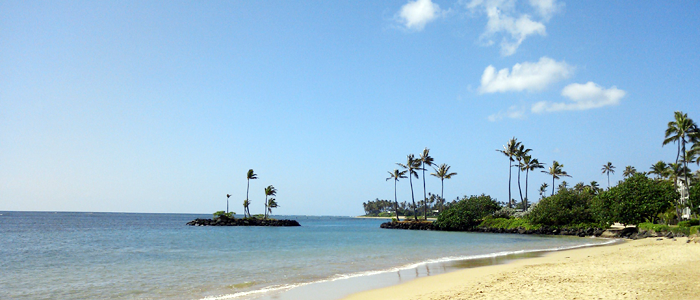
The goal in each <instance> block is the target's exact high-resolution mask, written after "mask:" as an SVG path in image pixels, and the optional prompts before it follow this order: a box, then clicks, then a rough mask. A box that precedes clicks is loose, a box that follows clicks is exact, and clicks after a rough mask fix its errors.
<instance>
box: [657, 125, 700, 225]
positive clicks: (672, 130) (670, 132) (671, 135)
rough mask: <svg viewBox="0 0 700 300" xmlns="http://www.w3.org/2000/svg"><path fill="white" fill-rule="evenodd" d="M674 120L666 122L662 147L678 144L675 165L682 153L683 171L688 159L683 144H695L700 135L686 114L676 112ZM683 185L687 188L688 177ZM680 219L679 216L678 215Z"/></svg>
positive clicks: (685, 177) (686, 166)
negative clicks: (666, 126)
mask: <svg viewBox="0 0 700 300" xmlns="http://www.w3.org/2000/svg"><path fill="white" fill-rule="evenodd" d="M673 118H674V120H673V121H671V122H668V128H666V134H665V136H664V142H663V143H662V144H661V145H662V146H666V144H669V143H678V152H677V153H676V164H677V163H678V158H679V157H680V155H681V153H683V160H682V162H683V166H684V167H685V169H687V168H688V157H687V152H686V151H685V144H686V143H688V142H695V141H697V140H698V139H699V138H700V133H699V132H698V125H697V124H695V122H694V121H693V120H692V119H691V118H688V114H684V113H683V112H680V111H676V112H674V113H673ZM674 184H675V183H674ZM683 185H685V186H686V188H687V187H688V175H687V174H685V175H684V180H683ZM679 218H680V215H679Z"/></svg>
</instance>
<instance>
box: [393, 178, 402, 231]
mask: <svg viewBox="0 0 700 300" xmlns="http://www.w3.org/2000/svg"><path fill="white" fill-rule="evenodd" d="M396 181H398V180H396V178H394V211H395V212H396V221H401V219H399V200H396Z"/></svg>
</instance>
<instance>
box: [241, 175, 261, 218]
mask: <svg viewBox="0 0 700 300" xmlns="http://www.w3.org/2000/svg"><path fill="white" fill-rule="evenodd" d="M246 178H247V179H248V185H247V186H246V189H245V201H243V217H244V218H245V213H246V212H247V213H248V217H250V200H249V199H248V192H249V191H250V180H251V179H258V174H255V172H254V171H253V169H249V170H248V174H247V175H246Z"/></svg>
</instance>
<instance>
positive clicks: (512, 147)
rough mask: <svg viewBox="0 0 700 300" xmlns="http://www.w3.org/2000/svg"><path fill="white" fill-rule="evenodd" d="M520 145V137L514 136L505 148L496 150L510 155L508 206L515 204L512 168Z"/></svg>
mask: <svg viewBox="0 0 700 300" xmlns="http://www.w3.org/2000/svg"><path fill="white" fill-rule="evenodd" d="M518 147H520V142H518V139H516V138H515V137H513V138H512V139H510V140H509V141H508V144H506V145H504V146H503V150H500V149H496V151H498V152H501V153H503V155H505V156H507V157H508V207H512V206H513V197H512V196H511V191H510V182H511V168H512V167H513V165H512V163H513V162H514V161H515V160H514V159H513V157H515V154H516V153H517V152H518Z"/></svg>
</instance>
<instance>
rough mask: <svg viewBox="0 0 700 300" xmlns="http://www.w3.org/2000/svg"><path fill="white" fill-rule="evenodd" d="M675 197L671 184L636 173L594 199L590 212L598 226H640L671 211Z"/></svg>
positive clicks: (677, 195) (675, 192)
mask: <svg viewBox="0 0 700 300" xmlns="http://www.w3.org/2000/svg"><path fill="white" fill-rule="evenodd" d="M678 197H680V195H679V194H678V192H677V191H676V189H675V188H674V186H673V184H672V183H671V182H668V181H660V180H652V179H650V178H648V177H647V176H646V175H644V174H642V173H637V174H634V175H633V176H631V177H628V178H627V179H625V181H623V182H622V183H620V184H619V185H617V186H615V187H612V188H610V189H609V190H607V191H604V192H602V193H600V195H598V197H595V199H593V202H592V204H591V209H592V211H593V214H594V215H595V217H596V219H597V220H598V221H599V222H600V223H601V224H605V225H610V224H613V223H615V222H619V223H622V224H639V223H642V222H645V221H647V220H649V221H654V220H655V219H656V218H657V215H658V214H659V213H663V212H665V211H666V210H668V209H669V208H670V207H672V206H673V203H674V202H675V201H676V199H678Z"/></svg>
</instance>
